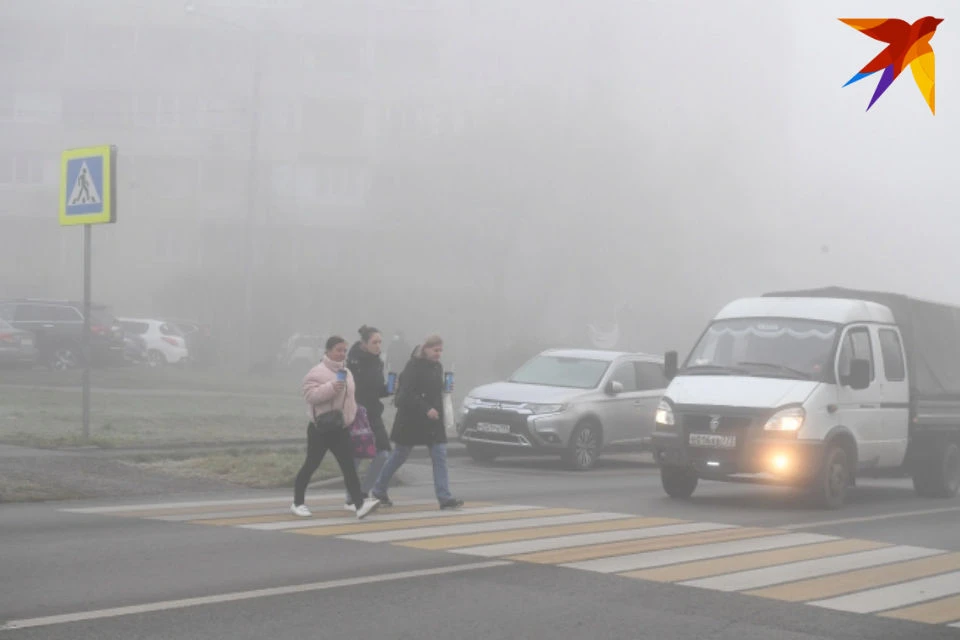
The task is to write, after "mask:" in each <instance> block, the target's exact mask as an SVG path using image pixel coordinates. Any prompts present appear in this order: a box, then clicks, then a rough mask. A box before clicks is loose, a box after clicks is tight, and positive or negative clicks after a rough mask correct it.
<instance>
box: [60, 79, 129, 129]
mask: <svg viewBox="0 0 960 640" xmlns="http://www.w3.org/2000/svg"><path fill="white" fill-rule="evenodd" d="M133 113H134V109H133V96H132V95H131V94H129V93H126V92H123V91H110V90H92V89H80V90H70V91H67V92H65V93H64V96H63V121H64V123H65V124H67V125H69V126H76V127H109V128H111V129H115V128H119V127H126V126H127V125H128V124H129V123H130V122H131V120H132V116H133Z"/></svg>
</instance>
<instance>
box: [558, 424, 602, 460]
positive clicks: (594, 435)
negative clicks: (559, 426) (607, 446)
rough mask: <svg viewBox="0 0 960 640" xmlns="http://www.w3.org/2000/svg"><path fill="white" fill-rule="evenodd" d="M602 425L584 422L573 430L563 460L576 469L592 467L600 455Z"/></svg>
mask: <svg viewBox="0 0 960 640" xmlns="http://www.w3.org/2000/svg"><path fill="white" fill-rule="evenodd" d="M600 438H601V431H600V425H598V424H596V423H594V422H584V423H582V424H581V425H580V426H578V427H577V428H576V429H574V430H573V435H572V436H570V444H569V445H568V447H567V450H566V451H565V452H564V455H563V460H564V462H565V463H566V464H567V466H569V467H570V468H571V469H573V470H575V471H586V470H587V469H592V468H593V466H594V465H595V464H596V463H597V458H598V457H599V456H600Z"/></svg>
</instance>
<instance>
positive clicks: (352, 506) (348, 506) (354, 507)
mask: <svg viewBox="0 0 960 640" xmlns="http://www.w3.org/2000/svg"><path fill="white" fill-rule="evenodd" d="M343 510H344V511H353V512H354V513H356V511H357V505H355V504H350V503H349V502H345V503H344V504H343Z"/></svg>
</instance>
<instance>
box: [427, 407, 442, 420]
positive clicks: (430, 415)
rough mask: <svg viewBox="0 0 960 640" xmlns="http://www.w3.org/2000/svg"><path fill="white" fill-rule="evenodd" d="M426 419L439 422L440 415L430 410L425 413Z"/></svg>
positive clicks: (434, 410)
mask: <svg viewBox="0 0 960 640" xmlns="http://www.w3.org/2000/svg"><path fill="white" fill-rule="evenodd" d="M427 417H428V418H430V419H431V420H439V419H440V414H439V413H438V412H437V410H436V409H430V411H427Z"/></svg>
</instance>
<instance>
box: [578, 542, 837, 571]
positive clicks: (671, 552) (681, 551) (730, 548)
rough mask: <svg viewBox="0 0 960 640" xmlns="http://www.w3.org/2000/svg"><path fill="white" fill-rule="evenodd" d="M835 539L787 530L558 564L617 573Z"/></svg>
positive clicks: (585, 569)
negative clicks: (778, 532) (786, 531)
mask: <svg viewBox="0 0 960 640" xmlns="http://www.w3.org/2000/svg"><path fill="white" fill-rule="evenodd" d="M836 539H837V538H835V537H834V536H821V535H817V534H812V533H789V534H785V535H782V536H766V537H763V538H749V539H747V540H730V541H727V542H713V543H709V544H702V545H696V546H693V547H680V548H677V549H665V550H663V551H646V552H643V553H635V554H630V555H626V556H616V557H613V558H598V559H596V560H585V561H582V562H573V563H570V564H564V565H561V566H564V567H569V568H572V569H582V570H584V571H596V572H598V573H620V572H623V571H636V570H637V569H650V568H653V567H663V566H666V565H670V564H677V563H682V562H691V561H693V560H707V559H710V558H722V557H725V556H735V555H737V554H740V553H752V552H754V551H770V550H772V549H784V548H786V547H798V546H802V545H807V544H814V543H817V542H827V541H829V540H836Z"/></svg>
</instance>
